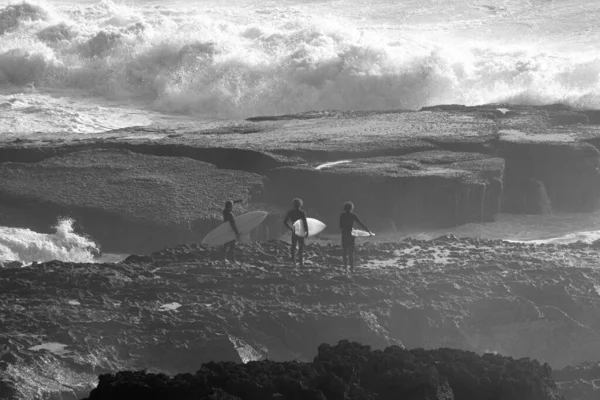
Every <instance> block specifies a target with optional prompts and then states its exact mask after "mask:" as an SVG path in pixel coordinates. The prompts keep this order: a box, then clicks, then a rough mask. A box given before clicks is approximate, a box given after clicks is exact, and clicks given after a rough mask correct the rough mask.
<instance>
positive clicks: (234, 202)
mask: <svg viewBox="0 0 600 400" xmlns="http://www.w3.org/2000/svg"><path fill="white" fill-rule="evenodd" d="M242 201H244V200H243V199H237V200H234V201H233V204H238V203H241V202H242Z"/></svg>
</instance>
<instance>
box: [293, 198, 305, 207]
mask: <svg viewBox="0 0 600 400" xmlns="http://www.w3.org/2000/svg"><path fill="white" fill-rule="evenodd" d="M292 204H293V206H294V208H300V207H302V204H304V203H303V202H302V199H299V198H298V197H296V198H295V199H294V200H292Z"/></svg>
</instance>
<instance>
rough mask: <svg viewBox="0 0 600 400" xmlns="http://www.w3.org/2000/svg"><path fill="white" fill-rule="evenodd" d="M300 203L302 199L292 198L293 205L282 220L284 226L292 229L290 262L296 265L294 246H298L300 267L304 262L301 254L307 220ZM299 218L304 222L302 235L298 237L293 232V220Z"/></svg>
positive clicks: (306, 235) (305, 235) (306, 229)
mask: <svg viewBox="0 0 600 400" xmlns="http://www.w3.org/2000/svg"><path fill="white" fill-rule="evenodd" d="M302 204H303V202H302V199H299V198H295V199H294V200H292V205H293V206H294V208H293V209H291V210H290V211H289V212H288V213H287V215H286V216H285V219H284V220H283V224H284V225H285V226H286V228H288V229H289V230H290V231H292V246H291V248H290V254H291V257H292V263H293V264H294V265H296V246H298V261H299V262H300V267H303V266H304V262H303V259H302V255H303V252H304V238H306V237H308V222H307V221H306V213H305V212H304V210H301V209H300V207H302ZM299 219H302V221H303V223H304V237H300V236H298V235H296V232H294V228H293V225H294V222H296V221H298V220H299ZM288 221H291V223H292V226H290V225H289V224H288Z"/></svg>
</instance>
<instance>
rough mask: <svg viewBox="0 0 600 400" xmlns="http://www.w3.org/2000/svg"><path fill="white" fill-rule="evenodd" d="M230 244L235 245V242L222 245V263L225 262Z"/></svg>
mask: <svg viewBox="0 0 600 400" xmlns="http://www.w3.org/2000/svg"><path fill="white" fill-rule="evenodd" d="M232 243H235V241H230V242H227V243H225V244H224V245H223V261H227V253H228V252H229V251H230V250H229V249H230V247H231V244H232Z"/></svg>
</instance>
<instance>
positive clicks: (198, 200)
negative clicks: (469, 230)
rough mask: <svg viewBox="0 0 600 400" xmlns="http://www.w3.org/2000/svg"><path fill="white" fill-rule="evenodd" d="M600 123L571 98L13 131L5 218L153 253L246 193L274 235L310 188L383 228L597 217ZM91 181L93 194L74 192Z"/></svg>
mask: <svg viewBox="0 0 600 400" xmlns="http://www.w3.org/2000/svg"><path fill="white" fill-rule="evenodd" d="M506 110H508V111H506ZM596 122H597V113H596V112H593V111H577V110H573V109H571V108H568V107H566V106H561V105H553V106H545V107H530V106H527V107H525V106H513V105H486V106H480V107H464V106H438V107H430V108H427V109H424V110H421V111H419V112H408V111H395V112H321V113H306V114H299V115H296V116H293V115H288V116H281V117H269V118H266V117H264V118H251V119H249V120H247V121H237V122H231V121H229V122H221V123H214V122H213V123H211V124H210V126H206V127H202V126H199V127H198V128H197V129H193V130H189V129H188V130H184V129H182V130H181V131H178V132H174V131H172V130H165V129H158V128H157V129H152V128H147V127H146V128H130V129H121V130H117V131H110V132H106V133H105V134H101V135H97V136H94V137H90V138H88V139H81V138H80V137H76V136H75V135H69V134H65V135H62V134H61V135H49V134H48V135H46V136H44V135H40V136H36V137H35V139H31V140H28V139H23V138H16V139H15V138H12V139H11V136H10V135H7V136H6V137H5V138H4V139H3V141H2V142H1V143H0V161H2V163H1V165H0V181H1V182H2V185H1V186H0V208H1V209H3V210H4V212H1V213H0V214H1V215H0V223H1V224H2V225H4V226H18V227H29V228H34V229H37V230H40V229H48V226H49V224H51V223H52V221H55V220H56V218H58V217H61V216H72V217H74V218H75V219H76V220H77V221H78V223H79V224H81V226H82V227H84V228H85V230H86V231H87V232H88V233H90V234H91V235H92V236H93V237H94V238H95V239H96V240H97V241H98V242H99V243H100V244H101V245H102V246H103V249H104V250H107V251H123V250H126V251H136V252H147V251H152V250H156V249H159V248H161V247H164V246H167V245H174V244H176V243H178V242H192V241H194V240H196V241H197V240H198V238H199V237H201V236H202V235H203V234H205V233H206V232H208V231H209V230H210V229H211V228H212V227H214V226H215V224H216V223H218V222H217V221H218V219H219V209H220V208H221V207H222V203H223V202H224V200H225V199H228V198H237V197H240V198H242V199H243V200H244V203H243V205H242V206H241V207H239V208H236V210H235V212H236V213H241V212H245V211H248V210H251V209H256V208H261V209H267V210H268V211H271V212H272V217H271V219H270V221H268V222H267V224H264V225H263V227H262V228H261V230H259V231H257V233H256V236H257V238H260V239H268V238H277V237H279V235H280V234H281V233H282V231H281V224H280V223H279V222H278V221H277V220H278V219H279V218H280V214H281V212H282V210H283V209H285V208H287V207H288V206H289V203H290V200H291V198H293V197H296V196H299V197H302V198H304V199H305V202H306V208H307V210H308V211H309V213H310V215H311V216H314V217H316V218H319V219H322V220H324V221H327V222H329V223H330V224H329V225H331V222H332V221H333V219H334V217H335V215H336V214H337V212H338V211H339V209H340V207H341V203H343V202H344V201H347V200H353V201H354V202H355V203H356V205H357V207H359V209H360V213H361V215H362V216H364V217H365V218H366V219H369V220H370V221H373V222H372V224H371V226H372V227H373V228H374V229H389V228H390V227H391V226H394V227H411V228H440V227H451V226H455V225H459V224H464V223H468V222H481V221H492V220H493V219H494V217H495V216H496V215H497V214H498V213H499V212H508V213H516V214H519V213H526V214H540V213H550V212H590V211H593V210H595V209H596V208H597V206H598V202H599V199H600V172H599V169H598V168H599V165H600V152H599V151H598V148H597V146H598V145H599V144H600V126H599V125H595V123H596ZM102 157H104V158H107V159H110V158H114V159H115V160H117V159H118V161H115V162H116V163H117V164H118V165H120V166H121V167H122V168H121V170H120V171H119V172H118V175H119V177H118V178H116V177H115V176H114V173H115V170H114V169H110V168H99V167H96V166H94V165H92V164H91V161H90V160H93V159H94V158H102ZM157 157H158V158H157ZM159 159H160V160H159ZM340 161H342V162H340ZM215 168H216V169H215ZM27 171H31V172H35V174H36V175H37V176H39V177H40V178H39V179H36V178H34V177H33V176H35V175H32V174H29V173H28V172H27ZM212 175H214V179H213V177H212ZM42 177H43V178H42ZM90 180H91V181H90ZM78 181H85V182H87V183H86V184H87V186H86V187H88V188H89V190H86V191H83V192H82V191H81V190H79V191H78V190H74V188H75V186H76V185H75V182H78ZM120 182H121V183H123V182H127V185H126V187H127V190H125V189H124V188H125V186H124V185H122V184H121V183H120ZM61 188H62V189H61ZM66 188H70V189H66ZM72 189H73V190H72ZM123 190H125V191H123ZM59 191H62V194H59V193H57V192H59ZM115 196H119V197H120V198H122V199H127V201H125V202H124V204H126V209H125V208H123V207H116V206H115V207H113V206H114V205H115V204H116V203H115V202H114V201H111V200H110V199H111V198H115ZM101 203H103V204H101ZM149 203H151V204H155V205H156V206H157V207H158V208H160V210H157V212H155V211H153V210H151V209H150V208H148V206H147V205H148V204H149ZM40 204H43V205H44V207H43V211H41V208H40V207H39V206H40ZM32 214H33V215H35V218H32V217H31V215H32ZM32 221H37V225H35V226H33V224H34V222H32ZM115 225H117V226H119V229H116V230H115V229H114V226H115ZM333 225H335V224H333ZM142 232H157V233H156V234H155V235H154V237H148V236H147V235H144V234H142ZM132 237H141V238H143V239H140V240H137V241H136V240H133V241H132V240H131V239H130V238H132Z"/></svg>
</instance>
